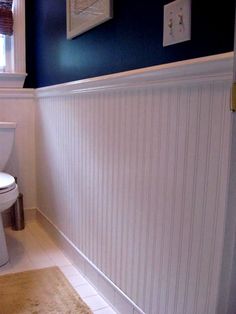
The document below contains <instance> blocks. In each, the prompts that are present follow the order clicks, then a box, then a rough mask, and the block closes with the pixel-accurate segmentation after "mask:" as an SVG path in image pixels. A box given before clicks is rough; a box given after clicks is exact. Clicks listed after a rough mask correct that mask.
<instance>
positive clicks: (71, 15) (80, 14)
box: [67, 0, 112, 39]
mask: <svg viewBox="0 0 236 314" xmlns="http://www.w3.org/2000/svg"><path fill="white" fill-rule="evenodd" d="M111 18H112V0H67V39H71V38H73V37H75V36H78V35H80V34H82V33H84V32H86V31H88V30H90V29H91V28H93V27H95V26H97V25H99V24H101V23H103V22H105V21H107V20H109V19H111Z"/></svg>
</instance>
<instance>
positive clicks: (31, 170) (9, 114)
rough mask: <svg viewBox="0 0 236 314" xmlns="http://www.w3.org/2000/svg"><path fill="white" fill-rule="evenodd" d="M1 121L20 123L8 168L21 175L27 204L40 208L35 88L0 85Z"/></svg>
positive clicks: (19, 180) (20, 181) (19, 178)
mask: <svg viewBox="0 0 236 314" xmlns="http://www.w3.org/2000/svg"><path fill="white" fill-rule="evenodd" d="M0 121H13V122H16V123H17V127H16V131H15V143H14V146H13V151H12V155H11V158H10V160H9V162H8V165H7V168H6V169H5V170H6V171H7V172H8V173H10V174H12V175H14V176H17V178H18V184H19V188H20V192H21V193H23V195H24V207H25V208H26V209H28V208H30V209H32V208H36V207H37V204H36V185H35V184H36V176H35V93H34V90H32V89H0ZM0 153H1V150H0Z"/></svg>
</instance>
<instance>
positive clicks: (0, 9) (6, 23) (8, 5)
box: [0, 0, 13, 36]
mask: <svg viewBox="0 0 236 314" xmlns="http://www.w3.org/2000/svg"><path fill="white" fill-rule="evenodd" d="M12 2H13V0H0V34H2V35H9V36H10V35H12V34H13V14H12Z"/></svg>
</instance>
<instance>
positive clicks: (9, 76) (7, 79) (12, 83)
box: [0, 72, 27, 88]
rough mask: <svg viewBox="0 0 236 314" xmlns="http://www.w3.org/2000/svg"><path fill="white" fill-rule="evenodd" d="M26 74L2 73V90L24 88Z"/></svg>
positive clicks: (0, 76)
mask: <svg viewBox="0 0 236 314" xmlns="http://www.w3.org/2000/svg"><path fill="white" fill-rule="evenodd" d="M26 76H27V74H26V73H8V72H2V73H0V88H22V87H23V85H24V82H25V78H26Z"/></svg>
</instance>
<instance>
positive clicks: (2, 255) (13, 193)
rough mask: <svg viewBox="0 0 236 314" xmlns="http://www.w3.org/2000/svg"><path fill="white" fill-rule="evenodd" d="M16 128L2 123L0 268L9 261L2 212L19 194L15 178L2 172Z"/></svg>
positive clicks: (7, 123)
mask: <svg viewBox="0 0 236 314" xmlns="http://www.w3.org/2000/svg"><path fill="white" fill-rule="evenodd" d="M15 128H16V123H14V122H0V267H1V266H3V265H5V264H6V263H7V262H8V260H9V258H8V251H7V245H6V237H5V232H4V228H3V221H2V212H3V211H4V210H6V209H8V208H9V207H11V206H12V205H13V204H14V203H15V201H16V200H17V197H18V194H19V191H18V186H17V184H16V182H15V179H14V177H13V176H11V175H10V174H8V173H5V172H1V171H2V170H3V169H4V167H5V166H6V163H7V161H8V159H9V156H10V154H11V151H12V146H13V141H14V132H15Z"/></svg>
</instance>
